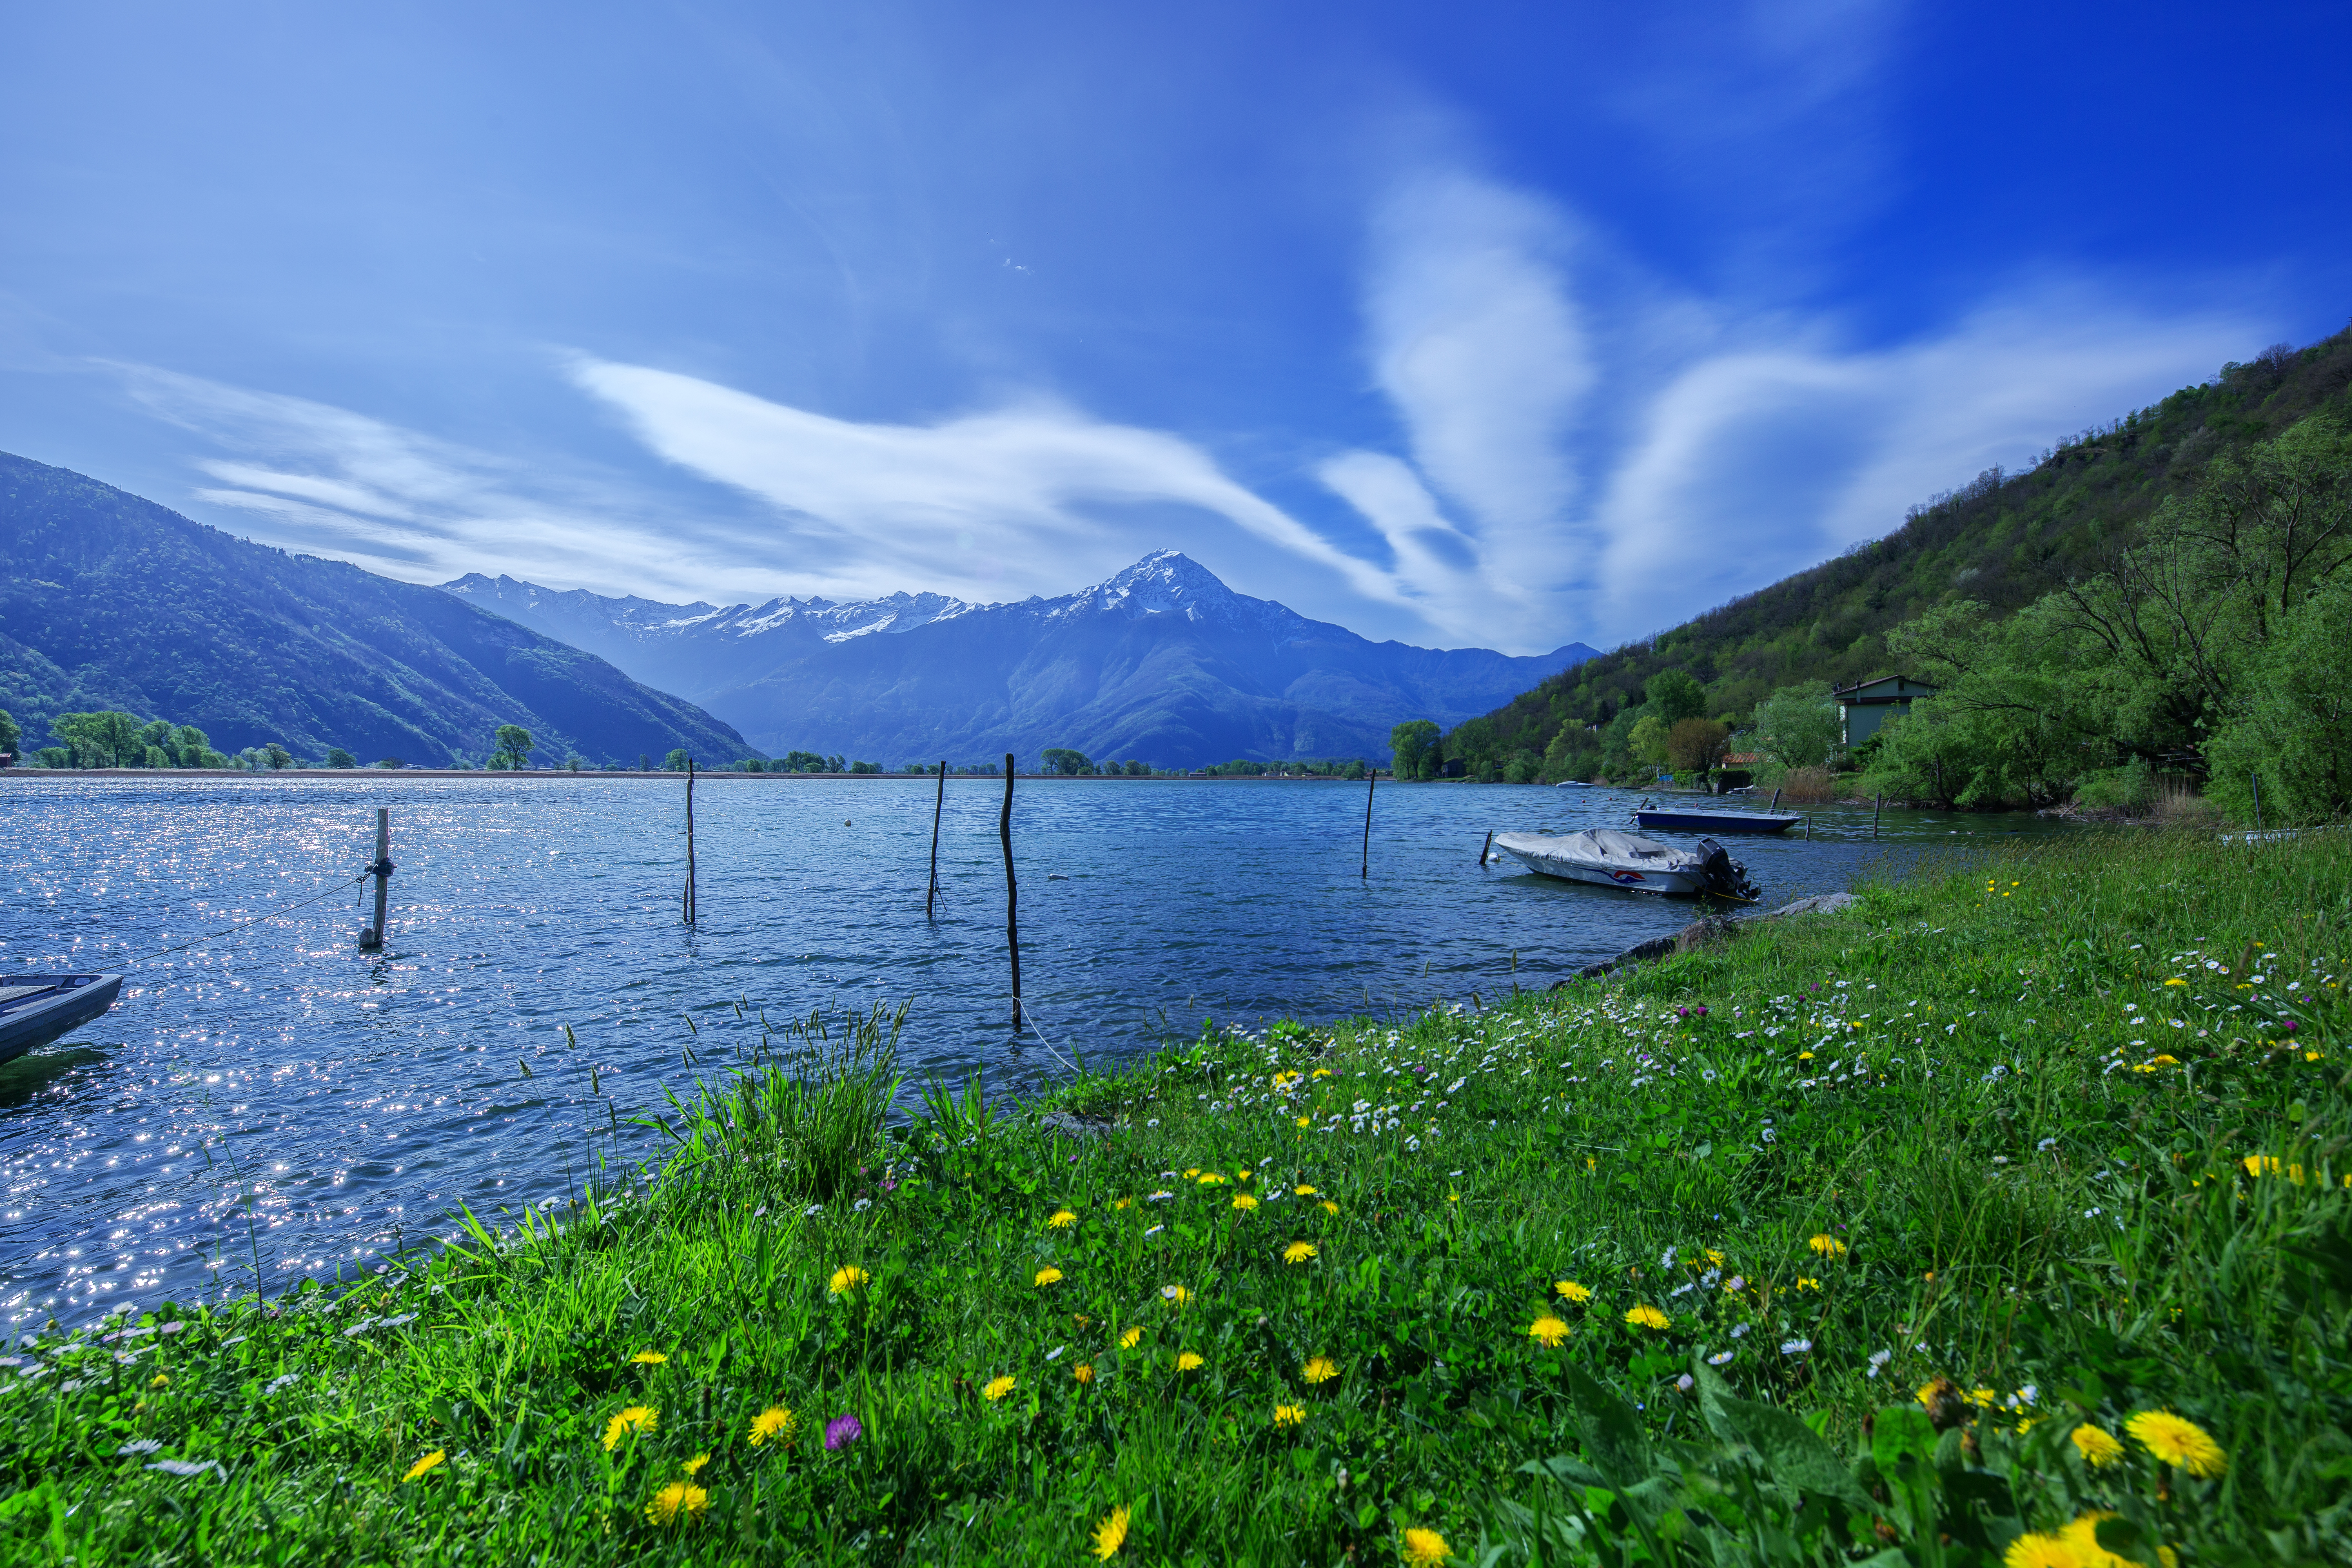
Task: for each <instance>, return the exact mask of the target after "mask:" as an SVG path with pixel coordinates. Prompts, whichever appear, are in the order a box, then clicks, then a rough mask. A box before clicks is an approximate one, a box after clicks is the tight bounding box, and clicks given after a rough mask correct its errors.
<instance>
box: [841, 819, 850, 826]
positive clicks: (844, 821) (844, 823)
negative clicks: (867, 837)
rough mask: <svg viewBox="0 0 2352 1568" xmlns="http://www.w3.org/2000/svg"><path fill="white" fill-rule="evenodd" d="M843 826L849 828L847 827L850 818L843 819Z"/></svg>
mask: <svg viewBox="0 0 2352 1568" xmlns="http://www.w3.org/2000/svg"><path fill="white" fill-rule="evenodd" d="M841 825H842V826H844V827H847V826H849V818H847V817H843V818H842V819H841Z"/></svg>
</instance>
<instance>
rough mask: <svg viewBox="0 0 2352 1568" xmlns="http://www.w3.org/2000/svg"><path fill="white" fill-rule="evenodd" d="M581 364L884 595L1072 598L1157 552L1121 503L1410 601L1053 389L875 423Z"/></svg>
mask: <svg viewBox="0 0 2352 1568" xmlns="http://www.w3.org/2000/svg"><path fill="white" fill-rule="evenodd" d="M572 379H573V380H574V381H575V382H576V383H577V384H579V385H580V386H581V387H582V388H583V389H584V390H586V391H587V392H589V393H591V394H593V395H595V396H596V397H598V398H600V399H602V400H603V401H604V403H606V404H607V405H610V406H611V407H613V408H614V410H616V411H617V412H619V413H620V414H621V415H622V416H624V417H625V419H626V420H627V421H628V425H629V427H630V429H631V430H633V431H634V432H635V434H636V436H637V437H639V438H640V439H641V440H643V441H644V442H645V443H646V446H648V447H651V448H652V449H653V450H654V451H656V452H657V453H659V454H660V455H661V456H662V457H663V458H667V459H668V460H669V461H671V462H673V463H676V464H677V465H679V466H680V467H682V468H688V469H691V470H692V471H694V472H695V473H698V474H700V475H702V476H704V477H705V478H708V479H715V480H718V481H719V482H720V483H722V484H726V485H730V486H733V487H735V488H737V489H741V490H744V491H747V492H749V493H751V494H752V495H755V496H758V497H760V498H761V499H762V500H766V501H767V502H769V503H770V504H772V505H773V506H774V507H776V508H777V509H778V510H779V511H780V513H781V514H782V519H783V528H784V532H785V536H786V537H788V538H789V541H790V544H791V548H792V550H793V552H794V553H795V554H796V555H798V556H800V557H803V558H804V559H806V560H807V561H808V562H809V563H812V564H814V566H815V567H816V568H817V569H819V570H822V571H824V572H825V573H827V574H830V575H833V576H835V577H837V578H841V579H843V580H856V581H865V582H867V583H869V584H871V585H872V586H873V588H874V589H875V591H877V592H879V591H887V590H886V586H885V585H886V584H887V587H898V586H903V585H905V584H906V581H907V578H908V574H909V573H910V572H915V573H919V574H920V577H921V585H923V586H925V587H929V588H936V589H939V590H941V591H945V592H950V593H958V594H964V595H974V596H984V595H988V593H989V592H990V591H991V590H993V591H994V593H995V594H996V595H1003V593H1004V592H1006V591H1008V590H1010V591H1013V592H1015V593H1017V592H1020V591H1022V590H1026V591H1030V592H1037V593H1045V594H1048V595H1051V594H1061V593H1067V592H1069V591H1070V590H1071V589H1073V588H1075V587H1078V586H1082V585H1083V584H1084V582H1085V581H1086V580H1087V579H1086V578H1085V577H1084V576H1083V575H1078V574H1083V573H1086V572H1089V571H1092V572H1098V573H1101V574H1108V571H1110V570H1113V569H1116V568H1117V567H1118V566H1121V565H1124V564H1126V563H1127V562H1128V561H1129V560H1132V559H1134V558H1135V557H1136V556H1137V555H1139V554H1141V553H1143V552H1144V551H1145V550H1148V549H1149V548H1150V543H1149V542H1148V540H1147V539H1146V537H1145V536H1143V535H1139V534H1134V533H1133V532H1132V531H1131V526H1129V525H1122V524H1121V522H1120V521H1119V519H1118V512H1119V510H1120V509H1128V508H1147V507H1149V508H1168V507H1179V508H1192V509H1197V510H1199V511H1201V512H1204V513H1207V514H1210V515H1211V516H1213V517H1215V518H1218V519H1222V520H1223V521H1225V522H1227V523H1230V524H1231V525H1233V526H1234V527H1235V528H1238V529H1241V530H1243V531H1244V532H1246V533H1248V534H1250V535H1252V536H1254V537H1255V538H1256V539H1258V540H1261V541H1263V542H1265V543H1268V544H1271V545H1273V546H1275V547H1276V549H1278V550H1281V551H1284V552H1287V553H1289V554H1290V555H1292V556H1295V557H1297V559H1299V560H1302V561H1306V562H1309V563H1313V564H1315V565H1317V566H1318V567H1321V568H1323V569H1324V570H1326V571H1328V572H1331V573H1334V574H1338V575H1339V576H1340V577H1341V578H1342V579H1344V580H1345V581H1346V582H1347V584H1349V587H1350V588H1352V589H1353V590H1354V591H1355V592H1356V593H1357V594H1358V595H1361V596H1362V597H1364V598H1366V599H1370V600H1373V601H1376V602H1380V603H1384V604H1402V603H1403V602H1404V596H1403V595H1402V591H1401V589H1400V587H1399V585H1398V583H1397V581H1396V579H1395V577H1394V576H1393V575H1392V574H1391V573H1390V572H1388V571H1386V570H1384V569H1382V568H1381V567H1380V566H1378V565H1376V564H1373V563H1368V562H1364V561H1360V560H1358V559H1356V558H1355V557H1353V556H1350V555H1349V554H1347V553H1346V552H1343V551H1341V550H1339V549H1338V548H1337V547H1335V546H1334V545H1332V544H1331V543H1329V542H1328V541H1326V540H1325V539H1324V538H1323V537H1322V536H1320V535H1319V534H1318V533H1316V532H1315V531H1313V530H1312V529H1310V528H1308V527H1307V525H1306V524H1304V523H1302V522H1300V521H1298V520H1297V519H1296V518H1293V517H1292V516H1290V515H1289V514H1288V513H1287V512H1286V511H1284V510H1282V509H1281V508H1279V507H1276V506H1275V505H1273V504H1272V503H1270V502H1268V501H1266V500H1265V499H1263V498H1262V497H1260V496H1258V495H1257V494H1256V493H1255V492H1254V491H1252V490H1251V489H1247V488H1246V487H1244V486H1243V485H1241V484H1239V483H1237V482H1235V481H1234V479H1231V478H1230V477H1228V476H1227V475H1226V474H1225V473H1224V472H1223V469H1221V468H1219V467H1218V465H1217V463H1216V462H1215V461H1214V460H1213V458H1210V457H1209V455H1208V454H1207V453H1205V452H1203V451H1202V449H1201V448H1200V447H1197V446H1195V445H1193V444H1192V443H1191V442H1188V441H1185V440H1182V439H1180V438H1179V437H1174V436H1171V435H1169V434H1166V433H1164V432H1161V431H1157V430H1144V429H1139V428H1136V427H1134V426H1123V425H1111V424H1105V423H1103V422H1101V421H1098V420H1095V419H1091V418H1088V417H1087V416H1084V415H1082V414H1078V413H1076V412H1074V411H1072V410H1069V409H1067V408H1065V407H1062V406H1059V405H1054V404H1050V403H1045V402H1043V401H1039V402H1034V403H1030V404H1025V405H1017V406H1013V407H1006V408H999V409H994V410H991V411H989V412H986V413H980V414H972V415H967V416H961V417H957V418H952V419H948V420H943V421H940V422H939V423H937V424H931V425H887V424H861V423H857V422H856V421H852V420H845V419H836V418H833V417H831V416H826V415H823V414H816V413H812V412H810V411H808V410H806V409H801V408H793V407H791V406H788V405H784V404H781V403H773V402H771V401H769V400H767V399H765V398H761V397H755V396H753V395H750V394H748V393H744V392H740V391H737V390H735V389H733V388H731V387H726V386H721V385H719V384H716V383H714V382H709V381H705V380H702V379H700V378H698V377H695V376H690V375H681V374H677V373H675V372H672V371H663V370H653V369H648V368H646V367H645V366H642V365H629V364H616V363H610V362H608V361H604V360H594V359H583V360H581V361H578V362H576V363H574V364H573V365H572ZM1139 546H1140V547H1139ZM1089 563H1090V564H1089ZM1074 568H1076V573H1074ZM1074 576H1075V577H1076V580H1074Z"/></svg>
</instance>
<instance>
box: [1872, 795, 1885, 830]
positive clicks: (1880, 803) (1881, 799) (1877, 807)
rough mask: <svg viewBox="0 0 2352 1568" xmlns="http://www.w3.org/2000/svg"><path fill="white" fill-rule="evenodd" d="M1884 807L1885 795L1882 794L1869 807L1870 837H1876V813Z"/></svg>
mask: <svg viewBox="0 0 2352 1568" xmlns="http://www.w3.org/2000/svg"><path fill="white" fill-rule="evenodd" d="M1885 809H1886V797H1885V795H1880V796H1879V797H1878V799H1877V801H1876V802H1875V803H1874V804H1873V805H1872V806H1871V808H1870V837H1872V838H1873V839H1876V838H1877V837H1878V814H1879V813H1880V812H1882V811H1885Z"/></svg>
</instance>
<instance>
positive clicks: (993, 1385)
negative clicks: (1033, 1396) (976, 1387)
mask: <svg viewBox="0 0 2352 1568" xmlns="http://www.w3.org/2000/svg"><path fill="white" fill-rule="evenodd" d="M1014 1382H1015V1379H1013V1378H1012V1377H1010V1376H1006V1377H992V1378H990V1379H989V1380H988V1386H987V1387H985V1388H983V1389H982V1390H981V1391H980V1396H981V1397H982V1399H985V1400H987V1401H988V1402H989V1403H990V1404H992V1405H993V1404H994V1403H995V1402H996V1401H998V1400H1000V1399H1002V1398H1003V1397H1004V1396H1005V1395H1006V1394H1010V1393H1012V1392H1013V1384H1014Z"/></svg>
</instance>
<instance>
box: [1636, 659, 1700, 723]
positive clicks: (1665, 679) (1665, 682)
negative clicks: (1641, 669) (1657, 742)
mask: <svg viewBox="0 0 2352 1568" xmlns="http://www.w3.org/2000/svg"><path fill="white" fill-rule="evenodd" d="M1642 695H1643V697H1644V698H1646V699H1648V700H1647V701H1646V702H1645V703H1644V704H1643V706H1645V707H1647V708H1648V709H1649V710H1650V711H1651V712H1652V713H1654V714H1656V715H1657V717H1658V718H1659V720H1660V721H1662V722H1664V724H1665V725H1666V727H1667V728H1668V729H1672V728H1673V727H1674V726H1675V724H1676V723H1678V722H1680V721H1683V720H1685V719H1701V718H1705V717H1706V687H1704V686H1701V685H1700V684H1699V683H1698V679H1697V678H1696V676H1694V675H1692V674H1691V673H1690V672H1689V671H1687V670H1682V669H1662V670H1660V671H1658V673H1657V674H1655V675H1654V676H1652V677H1650V679H1648V680H1647V681H1645V682H1643V686H1642Z"/></svg>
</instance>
